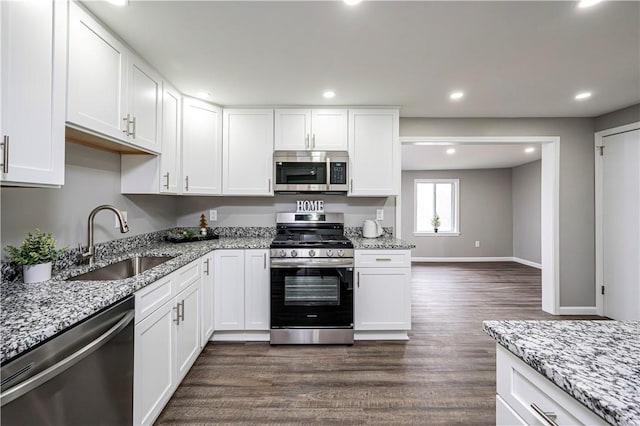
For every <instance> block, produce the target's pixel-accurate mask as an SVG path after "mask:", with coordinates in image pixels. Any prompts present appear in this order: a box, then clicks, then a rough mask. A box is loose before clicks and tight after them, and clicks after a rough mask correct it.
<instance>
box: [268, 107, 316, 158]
mask: <svg viewBox="0 0 640 426" xmlns="http://www.w3.org/2000/svg"><path fill="white" fill-rule="evenodd" d="M274 118H275V128H274V133H275V139H274V150H275V151H304V150H306V149H309V147H310V143H311V141H310V137H311V110H308V109H277V110H275V117H274Z"/></svg>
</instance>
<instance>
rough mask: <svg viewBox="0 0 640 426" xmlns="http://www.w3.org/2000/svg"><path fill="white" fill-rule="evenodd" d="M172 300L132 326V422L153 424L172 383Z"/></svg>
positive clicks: (173, 361)
mask: <svg viewBox="0 0 640 426" xmlns="http://www.w3.org/2000/svg"><path fill="white" fill-rule="evenodd" d="M173 308H174V303H173V300H171V301H169V302H167V303H165V304H164V305H162V307H160V308H159V309H157V310H156V311H155V312H154V313H152V314H151V315H149V316H148V317H147V318H145V319H144V320H142V321H141V322H140V323H138V324H137V325H136V326H135V337H134V348H135V349H134V366H133V371H134V375H133V401H134V404H133V423H134V424H135V425H147V424H153V422H154V420H155V419H156V418H157V417H158V416H159V415H160V412H161V411H162V409H163V408H164V406H165V404H166V403H167V401H169V398H171V394H172V393H173V389H174V384H175V373H174V371H175V360H174V356H175V355H174V333H175V324H174V319H175V315H176V313H175V311H174V309H173Z"/></svg>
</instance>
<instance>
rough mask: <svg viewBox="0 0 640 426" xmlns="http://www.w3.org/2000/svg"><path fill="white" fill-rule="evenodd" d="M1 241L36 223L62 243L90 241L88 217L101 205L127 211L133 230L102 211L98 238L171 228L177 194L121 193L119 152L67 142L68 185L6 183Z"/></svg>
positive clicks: (18, 238) (18, 237)
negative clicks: (16, 185)
mask: <svg viewBox="0 0 640 426" xmlns="http://www.w3.org/2000/svg"><path fill="white" fill-rule="evenodd" d="M1 196H2V246H3V247H4V246H6V245H7V244H13V245H16V244H20V243H21V242H22V240H23V239H24V237H25V235H26V233H27V232H28V231H30V230H32V229H34V228H40V229H42V230H43V231H45V232H52V233H53V235H54V238H56V240H57V241H58V243H59V245H60V246H65V245H68V246H71V247H75V246H77V244H78V243H80V242H81V243H82V244H83V245H85V244H86V241H87V218H88V216H89V213H90V212H91V210H92V209H93V208H94V207H96V206H98V205H100V204H113V205H114V206H116V207H118V208H120V209H122V210H126V211H127V213H128V220H129V229H130V231H129V232H128V233H127V234H121V233H120V232H119V230H117V229H116V228H115V216H114V214H113V213H111V212H100V213H98V215H97V216H96V220H95V225H96V227H95V231H96V233H95V242H96V243H99V242H104V241H109V240H113V239H118V238H123V237H128V236H132V235H137V234H143V233H147V232H151V231H157V230H161V229H166V228H170V227H172V226H175V223H176V206H175V199H174V198H173V197H163V196H149V195H136V196H123V195H121V194H120V155H119V154H116V153H112V152H107V151H102V150H97V149H93V148H89V147H85V146H81V145H77V144H74V143H67V144H66V167H65V184H64V186H63V187H62V188H60V189H43V188H8V187H3V188H2V195H1Z"/></svg>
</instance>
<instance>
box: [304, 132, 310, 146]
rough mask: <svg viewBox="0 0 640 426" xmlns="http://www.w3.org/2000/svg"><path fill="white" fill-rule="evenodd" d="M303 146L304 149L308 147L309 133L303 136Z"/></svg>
mask: <svg viewBox="0 0 640 426" xmlns="http://www.w3.org/2000/svg"><path fill="white" fill-rule="evenodd" d="M304 147H305V148H306V149H309V133H307V134H306V136H305V137H304Z"/></svg>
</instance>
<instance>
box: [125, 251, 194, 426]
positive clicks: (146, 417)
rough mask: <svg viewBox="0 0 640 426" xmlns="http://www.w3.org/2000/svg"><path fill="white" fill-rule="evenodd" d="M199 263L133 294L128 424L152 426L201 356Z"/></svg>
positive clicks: (179, 270) (185, 267) (183, 268)
mask: <svg viewBox="0 0 640 426" xmlns="http://www.w3.org/2000/svg"><path fill="white" fill-rule="evenodd" d="M201 262H202V260H201V259H198V260H195V261H194V262H191V263H190V264H188V265H186V266H183V267H182V268H180V269H178V270H177V271H175V272H173V273H172V274H170V275H169V276H167V277H164V278H162V279H160V280H158V281H157V282H155V283H153V284H151V285H149V286H147V287H145V288H143V289H142V290H140V291H138V292H137V293H136V295H135V297H136V326H135V331H134V370H133V371H134V372H133V422H134V424H135V425H147V424H153V422H154V421H155V420H156V418H157V417H158V416H159V415H160V413H161V412H162V409H163V408H164V406H165V405H166V403H167V402H168V401H169V399H170V398H171V395H172V394H173V392H174V391H175V389H176V388H177V387H178V385H179V384H180V381H181V380H182V378H183V377H184V376H185V374H186V373H187V372H188V371H189V369H190V368H191V366H192V365H193V363H194V362H195V360H196V358H197V357H198V355H199V354H200V349H201V346H200V309H201V307H200V297H199V296H200V288H201V279H202V278H201V274H200V264H201Z"/></svg>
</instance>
